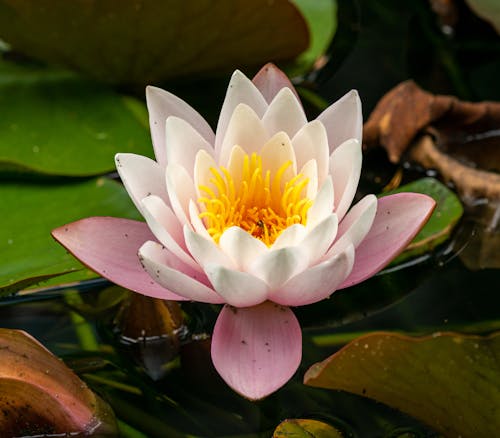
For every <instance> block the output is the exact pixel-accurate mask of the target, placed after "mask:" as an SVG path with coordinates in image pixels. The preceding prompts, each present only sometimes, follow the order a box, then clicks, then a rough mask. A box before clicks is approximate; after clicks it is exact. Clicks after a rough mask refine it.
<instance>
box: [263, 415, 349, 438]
mask: <svg viewBox="0 0 500 438" xmlns="http://www.w3.org/2000/svg"><path fill="white" fill-rule="evenodd" d="M342 436H343V435H342V434H341V433H340V432H339V431H338V430H337V429H335V428H334V427H333V426H330V425H329V424H327V423H323V422H322V421H318V420H309V419H293V420H285V421H283V422H281V423H280V424H279V425H278V427H277V428H276V430H275V431H274V434H273V438H311V437H314V438H342Z"/></svg>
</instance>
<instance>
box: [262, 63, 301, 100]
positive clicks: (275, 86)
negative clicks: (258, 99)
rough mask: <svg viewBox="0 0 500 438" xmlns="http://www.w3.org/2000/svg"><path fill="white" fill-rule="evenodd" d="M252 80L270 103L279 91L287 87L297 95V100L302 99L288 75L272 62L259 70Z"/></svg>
mask: <svg viewBox="0 0 500 438" xmlns="http://www.w3.org/2000/svg"><path fill="white" fill-rule="evenodd" d="M252 82H253V83H254V84H255V85H256V86H257V88H258V89H259V91H260V92H261V93H262V95H263V96H264V98H265V99H266V101H267V102H268V103H271V101H272V100H273V99H274V97H275V96H276V95H277V94H278V92H279V91H280V90H281V89H282V88H285V87H286V88H290V90H292V91H293V93H294V94H295V96H296V97H297V100H300V99H299V95H298V94H297V91H296V90H295V88H294V86H293V85H292V83H291V82H290V79H288V77H287V75H286V74H285V73H283V72H282V71H281V70H280V69H279V68H278V67H276V66H275V65H274V64H272V63H270V62H269V63H267V64H266V65H265V66H264V67H262V68H261V69H260V70H259V72H258V73H257V74H256V75H255V76H254V78H253V79H252Z"/></svg>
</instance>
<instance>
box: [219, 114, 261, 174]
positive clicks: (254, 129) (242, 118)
mask: <svg viewBox="0 0 500 438" xmlns="http://www.w3.org/2000/svg"><path fill="white" fill-rule="evenodd" d="M268 138H269V134H268V133H267V131H266V129H265V128H264V125H263V124H262V122H261V121H260V119H259V117H258V115H257V114H256V113H255V111H254V110H253V109H252V108H250V107H249V106H248V105H245V104H239V105H238V106H237V107H236V108H235V110H234V112H233V115H232V116H231V119H230V121H229V124H228V127H227V130H226V135H225V136H224V139H223V141H222V145H221V148H220V156H219V164H220V165H221V166H227V164H228V161H229V156H230V154H231V150H232V149H233V146H235V145H239V146H241V147H242V148H243V149H244V150H245V152H246V153H247V154H249V155H250V154H252V153H253V152H259V151H260V149H261V148H262V146H263V145H264V144H265V143H266V141H267V140H268Z"/></svg>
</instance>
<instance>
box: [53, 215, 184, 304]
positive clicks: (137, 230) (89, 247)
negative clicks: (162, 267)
mask: <svg viewBox="0 0 500 438" xmlns="http://www.w3.org/2000/svg"><path fill="white" fill-rule="evenodd" d="M52 236H54V238H55V239H56V240H57V241H58V242H59V243H60V244H61V245H63V246H64V247H65V248H66V249H67V250H68V251H70V252H71V253H72V254H73V255H74V256H75V257H76V258H77V259H79V260H80V261H81V262H82V263H83V264H85V265H86V266H88V267H89V268H90V269H92V270H93V271H95V272H97V273H98V274H99V275H102V276H103V277H105V278H107V279H108V280H110V281H112V282H113V283H116V284H118V285H120V286H123V287H125V288H127V289H131V290H133V291H135V292H139V293H141V294H143V295H147V296H150V297H154V298H161V299H166V300H183V299H184V298H182V297H180V296H179V295H176V294H174V293H172V292H170V291H169V290H167V289H165V288H163V287H161V286H160V285H159V284H157V283H155V282H154V281H153V279H152V278H151V277H150V276H149V275H148V273H147V272H146V271H144V269H143V268H142V266H141V263H140V261H139V257H138V256H137V251H138V249H139V248H140V246H141V245H142V244H143V243H144V242H146V241H148V240H151V239H154V236H153V234H151V231H149V228H148V226H147V225H146V224H145V223H144V222H138V221H133V220H129V219H118V218H114V217H90V218H87V219H82V220H79V221H77V222H73V223H71V224H68V225H64V226H62V227H59V228H56V229H55V230H54V231H52Z"/></svg>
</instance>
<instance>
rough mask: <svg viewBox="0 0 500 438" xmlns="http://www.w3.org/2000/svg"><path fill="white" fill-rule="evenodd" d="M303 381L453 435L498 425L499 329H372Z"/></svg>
mask: <svg viewBox="0 0 500 438" xmlns="http://www.w3.org/2000/svg"><path fill="white" fill-rule="evenodd" d="M304 382H305V383H306V384H307V385H311V386H316V387H321V388H328V389H336V390H344V391H348V392H352V393H355V394H359V395H363V396H366V397H370V398H372V399H375V400H377V401H380V402H382V403H385V404H387V405H389V406H391V407H393V408H396V409H399V410H401V411H403V412H406V413H407V414H409V415H411V416H413V417H415V418H417V419H419V420H421V421H422V422H424V423H427V424H428V425H430V426H431V427H432V428H434V429H435V430H436V431H438V432H439V433H442V434H443V435H445V436H448V437H456V436H462V437H464V438H466V437H470V438H472V437H479V436H484V437H489V436H495V435H496V434H497V433H498V430H500V411H499V407H500V334H499V333H496V334H493V335H491V336H487V337H479V336H465V335H460V334H456V333H436V334H434V335H432V336H427V337H422V338H411V337H408V336H403V335H398V334H394V333H373V334H370V335H367V336H364V337H361V338H358V339H356V340H355V341H353V342H351V343H349V344H348V345H346V346H345V347H344V348H342V349H341V350H340V351H338V352H337V353H335V354H334V355H332V356H330V357H329V358H327V359H326V360H324V361H323V362H320V363H317V364H314V365H313V366H312V367H311V368H309V370H308V371H307V373H306V375H305V377H304Z"/></svg>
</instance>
